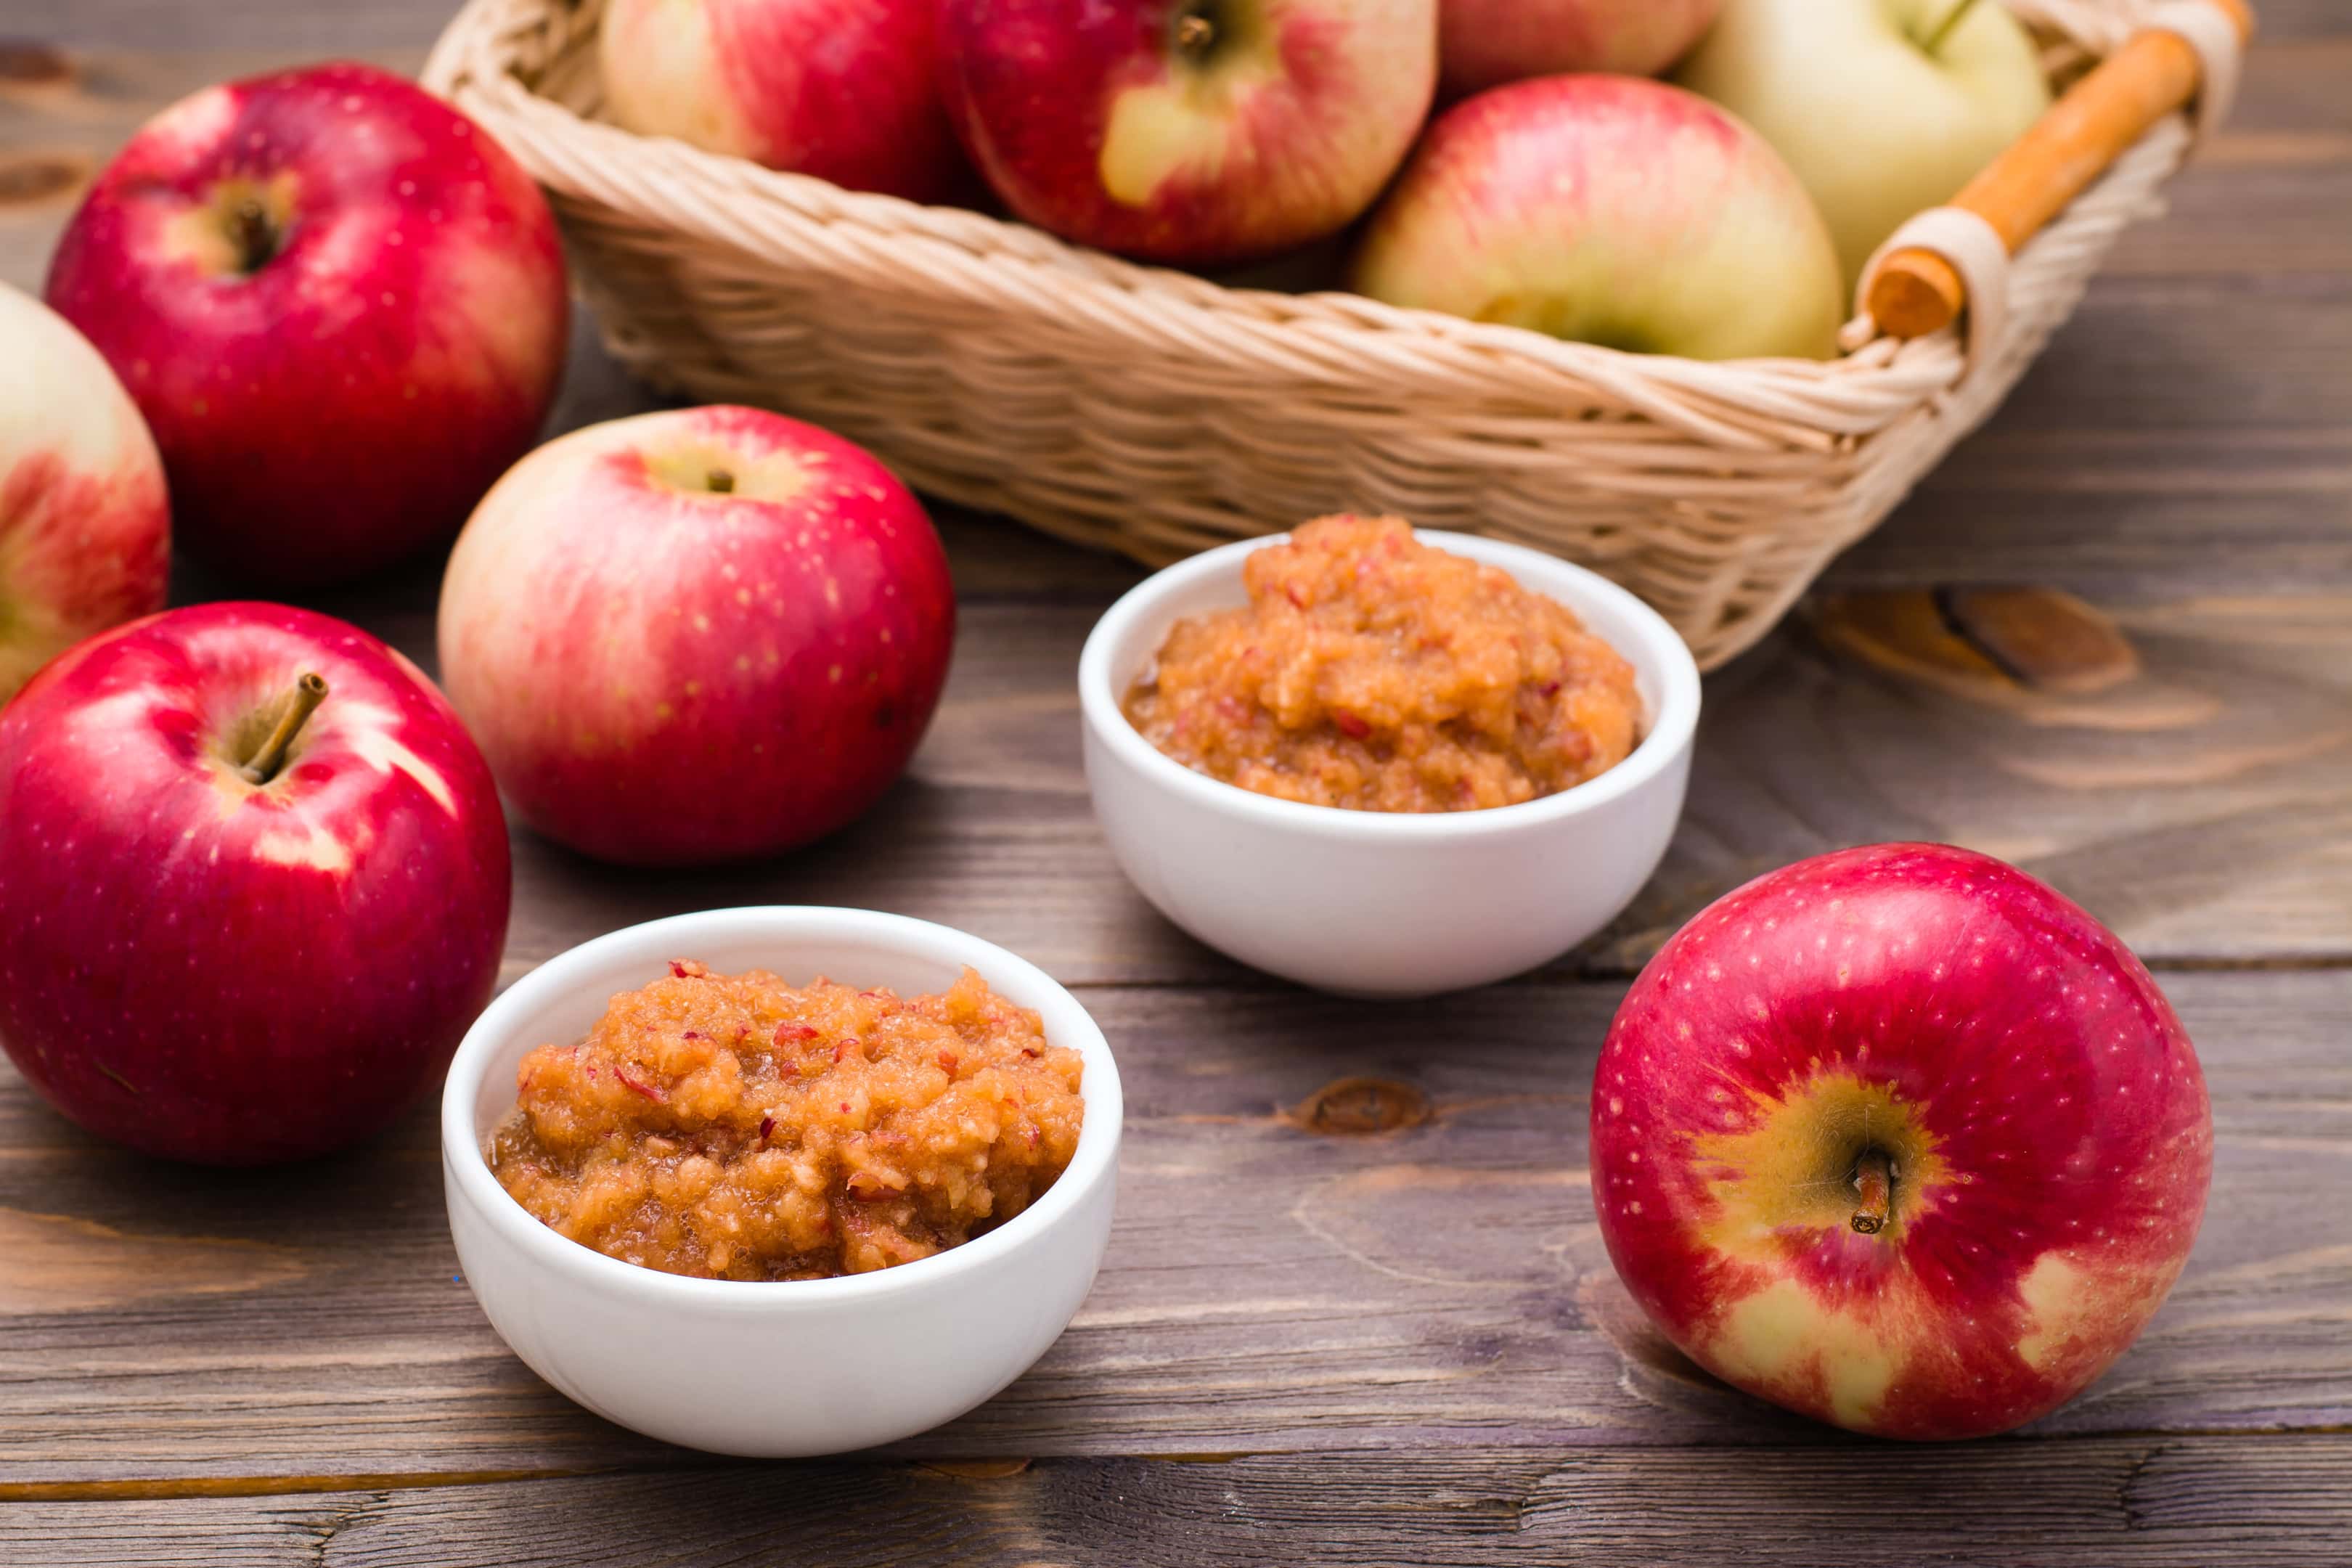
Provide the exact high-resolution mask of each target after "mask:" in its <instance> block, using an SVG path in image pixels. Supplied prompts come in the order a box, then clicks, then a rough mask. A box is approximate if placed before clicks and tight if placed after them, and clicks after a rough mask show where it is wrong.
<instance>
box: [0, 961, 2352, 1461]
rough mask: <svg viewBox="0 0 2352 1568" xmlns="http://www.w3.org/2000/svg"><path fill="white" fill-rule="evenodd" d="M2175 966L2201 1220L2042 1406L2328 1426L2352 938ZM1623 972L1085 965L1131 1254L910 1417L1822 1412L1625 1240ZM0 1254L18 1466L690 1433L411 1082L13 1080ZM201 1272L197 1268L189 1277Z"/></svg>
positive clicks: (1034, 1420) (1046, 1446)
mask: <svg viewBox="0 0 2352 1568" xmlns="http://www.w3.org/2000/svg"><path fill="white" fill-rule="evenodd" d="M2167 984H2168V989H2169V990H2170V991H2171V993H2172V994H2173V995H2174V996H2175V997H2176V999H2177V1000H2178V1001H2179V1005H2180V1007H2181V1011H2182V1013H2183V1016H2184V1017H2185V1018H2186V1020H2187V1022H2188V1025H2189V1029H2190V1031H2191V1034H2192V1036H2193V1037H2195V1038H2196V1039H2197V1040H2198V1041H2199V1042H2200V1047H2201V1050H2202V1053H2203V1056H2204V1059H2205V1061H2206V1063H2207V1070H2208V1073H2209V1075H2210V1081H2211V1085H2212V1091H2213V1097H2214V1104H2215V1114H2216V1124H2217V1131H2218V1154H2217V1167H2216V1174H2215V1183H2214V1193H2213V1204H2212V1208H2211V1211H2210V1217H2209V1219H2208V1222H2207V1225H2206V1229H2205V1233H2204V1236H2203V1237H2202V1238H2201V1240H2200V1244H2199V1247H2198V1250H2197V1253H2196V1256H2195V1257H2194V1258H2193V1259H2192V1260H2191V1262H2190V1264H2189V1271H2188V1273H2187V1275H2186V1276H2185V1277H2184V1279H2183V1280H2182V1282H2181V1284H2180V1286H2179V1289H2178V1290H2177V1291H2176V1292H2175V1294H2174V1296H2173V1299H2172V1300H2171V1301H2170V1303H2169V1304H2168V1306H2167V1307H2166V1308H2165V1310H2163V1311H2162V1312H2161V1313H2160V1314H2159V1315H2158V1318H2157V1319H2156V1321H2155V1322H2154V1324H2153V1325H2152V1326H2151V1328H2150V1329H2149V1331H2148V1332H2147V1335H2146V1336H2145V1337H2144V1338H2143V1340H2142V1341H2141V1342H2140V1343H2139V1345H2138V1346H2137V1347H2136V1348H2135V1349H2134V1350H2133V1351H2132V1352H2130V1353H2129V1354H2128V1355H2127V1356H2126V1358H2125V1359H2124V1361H2123V1362H2122V1363H2119V1365H2118V1366H2117V1367H2116V1370H2115V1371H2114V1372H2113V1373H2111V1374H2110V1375H2109V1376H2108V1377H2107V1378H2106V1379H2105V1381H2104V1382H2103V1383H2101V1384H2099V1385H2098V1386H2097V1387H2096V1388H2095V1389H2094V1390H2093V1391H2092V1392H2091V1394H2089V1395H2088V1396H2087V1397H2085V1398H2084V1400H2082V1401H2081V1402H2079V1403H2078V1404H2077V1405H2074V1406H2073V1407H2071V1408H2069V1409H2067V1410H2065V1411H2063V1412H2061V1413H2060V1414H2058V1415H2055V1416H2053V1417H2051V1418H2050V1419H2048V1420H2046V1421H2044V1422H2043V1423H2042V1424H2041V1426H2040V1428H2039V1430H2041V1431H2042V1432H2043V1433H2045V1434H2083V1435H2093V1434H2102V1433H2105V1434H2115V1433H2146V1432H2217V1431H2237V1430H2244V1431H2261V1430H2266V1429H2273V1428H2303V1429H2313V1428H2330V1427H2341V1426H2344V1425H2345V1424H2346V1423H2347V1421H2352V1331H2347V1324H2348V1323H2352V1316H2347V1312H2352V1309H2347V1301H2352V1210H2347V1207H2346V1205H2342V1204H2341V1203H2335V1202H2330V1201H2328V1195H2329V1194H2333V1193H2334V1192H2335V1191H2336V1190H2337V1189H2338V1188H2340V1187H2341V1185H2342V1184H2343V1175H2344V1172H2345V1170H2346V1169H2347V1161H2352V1114H2347V1113H2352V1059H2347V1057H2346V1055H2345V1053H2344V1050H2343V1047H2342V1042H2343V1040H2344V1038H2345V1036H2346V1033H2347V1027H2348V1026H2352V973H2347V972H2342V971H2327V972H2316V973H2186V974H2177V975H2171V976H2168V977H2167ZM1618 994H1619V987H1617V986H1614V985H1606V984H1528V985H1517V986H1505V987H1498V988H1495V989H1490V990H1488V991H1485V992H1480V993H1475V994H1470V995H1468V996H1465V997H1463V998H1460V999H1458V1000H1457V1001H1456V1002H1454V1003H1453V1004H1449V1005H1419V1006H1411V1005H1378V1006H1376V1005H1340V1004H1337V1003H1332V1002H1328V1001H1325V1000H1322V999H1318V998H1315V997H1312V996H1309V995H1307V994H1302V993H1299V992H1296V991H1292V990H1288V989H1286V988H1282V987H1276V986H1271V985H1267V986H1231V987H1221V988H1217V989H1215V990H1206V991H1196V990H1190V989H1175V988H1141V989H1104V990H1097V991H1093V992H1090V993H1089V994H1088V995H1087V1000H1088V1004H1089V1005H1090V1006H1091V1007H1092V1008H1093V1009H1094V1010H1095V1011H1096V1014H1097V1017H1098V1018H1099V1019H1100V1021H1101V1022H1102V1024H1103V1026H1104V1028H1105V1030H1106V1031H1107V1033H1108V1036H1109V1037H1110V1039H1111V1041H1112V1043H1113V1047H1114V1049H1116V1050H1117V1051H1118V1055H1119V1059H1120V1063H1121V1068H1122V1076H1123V1078H1124V1079H1125V1080H1126V1083H1127V1089H1128V1095H1129V1121H1128V1126H1127V1142H1126V1147H1125V1153H1124V1161H1123V1169H1122V1172H1121V1186H1120V1198H1121V1206H1120V1213H1119V1217H1118V1227H1117V1230H1116V1233H1115V1235H1114V1237H1113V1239H1112V1244H1111V1249H1110V1255H1109V1258H1108V1261H1107V1263H1106V1265H1105V1267H1104V1270H1103V1273H1102V1275H1101V1277H1100V1279H1099V1280H1098V1282H1097V1286H1096V1288H1095V1291H1094V1294H1093V1296H1092V1298H1091V1299H1090V1300H1088V1302H1087V1306H1086V1309H1085V1310H1084V1312H1083V1313H1082V1314H1081V1316H1080V1318H1079V1319H1078V1321H1077V1323H1076V1325H1075V1327H1074V1328H1073V1329H1072V1331H1070V1333H1069V1334H1067V1335H1066V1336H1065V1338H1064V1339H1063V1340H1062V1342H1061V1343H1060V1344H1059V1345H1057V1346H1056V1347H1055V1350H1054V1351H1053V1352H1051V1353H1050V1354H1049V1355H1048V1356H1047V1357H1046V1359H1045V1361H1044V1363H1041V1364H1040V1365H1039V1366H1038V1368H1037V1369H1036V1370H1035V1371H1034V1372H1033V1373H1031V1374H1030V1375H1029V1376H1027V1377H1026V1378H1024V1379H1023V1380H1022V1381H1021V1382H1020V1383H1018V1384H1015V1385H1014V1386H1013V1388H1012V1389H1011V1390H1010V1391H1008V1392H1007V1393H1006V1394H1004V1395H1003V1396H1002V1397H1000V1398H999V1399H997V1400H996V1401H995V1402H993V1403H992V1404H991V1405H987V1406H985V1407H984V1408H982V1410H980V1411H978V1412H976V1413H974V1414H973V1415H971V1416H969V1417H967V1418H965V1419H964V1420H963V1421H961V1422H959V1423H958V1424H956V1425H955V1426H951V1427H949V1428H946V1429H944V1430H942V1431H940V1432H939V1433H936V1434H933V1435H931V1436H927V1437H925V1438H922V1439H919V1441H917V1442H915V1443H913V1444H909V1445H908V1446H907V1447H908V1448H909V1449H910V1450H912V1451H914V1452H917V1453H921V1454H927V1455H935V1454H947V1455H982V1456H985V1455H1003V1454H1008V1453H1010V1454H1024V1455H1042V1454H1090V1455H1116V1454H1132V1453H1161V1454H1169V1453H1197V1452H1202V1451H1218V1452H1231V1451H1235V1450H1245V1451H1248V1450H1255V1451H1267V1450H1303V1449H1341V1448H1384V1449H1386V1448H1393V1449H1399V1450H1404V1449H1412V1448H1425V1447H1431V1446H1455V1445H1464V1444H1472V1445H1478V1444H1483V1445H1487V1446H1517V1445H1534V1446H1538V1447H1559V1446H1567V1445H1575V1446H1596V1447H1614V1446H1638V1447H1656V1446H1660V1445H1687V1444H1705V1443H1720V1444H1734V1445H1737V1444H1744V1443H1757V1442H1772V1443H1787V1444H1794V1445H1805V1444H1811V1443H1818V1442H1824V1441H1831V1440H1833V1439H1832V1435H1830V1434H1828V1433H1827V1432H1826V1431H1825V1430H1824V1429H1821V1428H1816V1427H1813V1426H1809V1425H1807V1424H1805V1423H1802V1422H1801V1421H1798V1420H1797V1419H1795V1418H1794V1417H1790V1416H1784V1415H1780V1414H1779V1413H1777V1412H1773V1411H1771V1410H1769V1409H1767V1408H1765V1407H1763V1406H1761V1405H1757V1404H1755V1403H1753V1402H1751V1401H1749V1400H1748V1399H1747V1398H1745V1397H1744V1396H1742V1395H1739V1394H1735V1393H1733V1392H1731V1391H1730V1390H1728V1389H1727V1388H1725V1387H1723V1386H1722V1385H1720V1384H1716V1383H1715V1382H1714V1381H1713V1380H1711V1379H1709V1378H1707V1377H1706V1376H1705V1375H1704V1374H1702V1373H1698V1372H1697V1371H1696V1369H1694V1368H1693V1367H1691V1366H1690V1365H1689V1364H1688V1363H1685V1362H1684V1361H1683V1360H1682V1359H1681V1358H1680V1357H1679V1356H1678V1355H1676V1354H1675V1352H1672V1351H1671V1350H1670V1349H1669V1348H1668V1347H1667V1346H1665V1345H1664V1342H1662V1341H1660V1340H1659V1339H1658V1338H1657V1337H1656V1336H1655V1335H1654V1333H1653V1332H1652V1331H1650V1330H1649V1329H1648V1328H1647V1327H1646V1325H1645V1324H1643V1322H1642V1321H1640V1319H1639V1317H1638V1314H1637V1313H1635V1312H1634V1310H1633V1309H1632V1307H1631V1305H1630V1303H1629V1301H1628V1300H1627V1298H1626V1297H1625V1296H1624V1294H1623V1291H1622V1288H1621V1287H1620V1286H1619V1285H1618V1284H1617V1283H1616V1280H1615V1278H1614V1276H1613V1275H1612V1273H1611V1271H1610V1268H1609V1266H1608V1263H1607V1260H1606V1258H1605V1257H1604V1255H1603V1254H1602V1252H1601V1247H1600V1246H1599V1244H1598V1240H1597V1237H1596V1234H1595V1227H1594V1226H1593V1224H1592V1221H1591V1210H1590V1207H1589V1203H1588V1196H1587V1187H1586V1181H1585V1174H1584V1159H1585V1154H1584V1121H1585V1116H1586V1093H1587V1089H1588V1086H1589V1081H1590V1076H1591V1069H1592V1061H1593V1057H1594V1053H1595V1051H1596V1050H1597V1048H1598V1045H1599V1041H1600V1037H1601V1032H1602V1030H1603V1028H1604V1027H1605V1026H1606V1023H1607V1019H1608V1016H1609V1014H1610V1012H1611V1011H1612V1007H1613V1005H1614V1003H1615V1000H1616V998H1617V996H1618ZM1355 1075H1369V1076H1373V1077H1379V1078H1387V1079H1399V1080H1402V1081H1404V1082H1407V1083H1410V1084H1412V1085H1414V1086H1417V1087H1418V1088H1420V1089H1422V1090H1423V1091H1424V1092H1425V1093H1426V1094H1427V1095H1428V1096H1429V1097H1430V1099H1431V1100H1432V1101H1433V1106H1434V1110H1435V1115H1434V1117H1433V1119H1432V1120H1431V1121H1427V1122H1426V1123H1424V1124H1422V1125H1420V1126H1417V1127H1414V1128H1412V1129H1411V1130H1408V1131H1401V1132H1397V1133H1394V1134H1391V1135H1388V1136H1385V1137H1371V1138H1341V1137H1331V1136H1323V1135H1317V1134H1314V1133H1310V1132H1308V1131H1304V1130H1302V1129H1301V1128H1300V1127H1299V1126H1298V1125H1297V1122H1295V1121H1293V1120H1291V1119H1290V1118H1289V1117H1288V1116H1286V1115H1285V1114H1284V1109H1285V1108H1286V1107H1291V1106H1295V1105H1296V1104H1297V1103H1298V1102H1299V1101H1300V1100H1303V1099H1305V1098H1306V1097H1307V1096H1309V1095H1310V1094H1312V1093H1313V1092H1314V1091H1315V1090H1316V1089H1318V1088H1320V1087H1321V1086H1323V1085H1325V1084H1328V1083H1329V1082H1331V1081H1333V1080H1335V1079H1342V1078H1347V1077H1350V1076H1355ZM44 1216H50V1217H44ZM68 1255H69V1256H70V1257H71V1258H72V1259H73V1264H72V1267H71V1268H70V1269H68V1270H64V1271H62V1273H61V1272H60V1270H59V1269H58V1267H57V1260H58V1259H59V1258H64V1257H67V1256H68ZM0 1257H5V1258H8V1259H10V1265H9V1267H8V1268H6V1269H5V1271H0V1336H5V1339H4V1340H0V1342H5V1346H6V1356H5V1365H6V1369H7V1370H6V1373H5V1377H0V1480H5V1481H7V1482H11V1483H31V1482H40V1483H55V1482H81V1481H90V1480H107V1479H154V1478H170V1477H214V1478H224V1477H226V1478H234V1477H252V1476H269V1477H302V1476H313V1475H318V1474H320V1473H321V1472H325V1473H328V1474H335V1473H345V1474H352V1473H357V1474H368V1475H404V1474H415V1473H425V1474H431V1473H435V1472H474V1471H485V1470H490V1471H512V1470H535V1469H543V1468H567V1469H568V1468H582V1467H588V1466H604V1465H612V1464H619V1463H631V1464H637V1463H646V1462H658V1461H661V1460H664V1459H667V1458H672V1457H673V1456H671V1454H670V1452H669V1451H668V1450H666V1449H663V1448H661V1447H659V1446H658V1445H655V1444H652V1443H649V1442H646V1441H643V1440H640V1439H636V1438H634V1437H631V1436H627V1435H626V1434H624V1433H621V1432H619V1431H617V1430H616V1429H614V1428H612V1427H610V1426H605V1425H604V1424H603V1423H601V1422H599V1421H597V1420H595V1419H594V1418H593V1417H590V1416H588V1415H585V1414H583V1413H582V1412H581V1411H579V1410H577V1409H575V1408H573V1407H572V1405H569V1404H568V1403H566V1402H565V1401H564V1400H563V1399H562V1397H561V1396H559V1395H557V1394H554V1393H553V1392H551V1390H549V1389H547V1388H546V1387H544V1386H543V1385H542V1384H540V1383H539V1382H538V1381H537V1380H536V1379H535V1378H533V1377H532V1376H531V1375H530V1373H528V1372H527V1371H525V1370H524V1369H523V1368H522V1367H521V1365H520V1363H517V1362H515V1361H514V1360H512V1358H511V1357H509V1355H508V1354H507V1353H506V1352H505V1351H504V1349H503V1347H501V1346H500V1345H499V1342H498V1341H497V1340H496V1338H495V1337H494V1336H493V1335H492V1334H491V1332H490V1331H489V1329H488V1325H487V1324H486V1323H485V1322H484V1321H483V1320H482V1319H481V1317H480V1315H479V1313H478V1310H476V1308H475V1306H474V1304H473V1301H472V1299H471V1297H470V1296H469V1295H468V1294H467V1291H466V1290H465V1289H464V1287H463V1286H462V1285H460V1284H459V1283H457V1280H456V1279H453V1273H454V1267H455V1266H454V1257H453V1254H452V1252H451V1250H450V1246H449V1240H448V1233H447V1230H446V1226H445V1224H444V1221H443V1217H442V1212H441V1196H440V1173H439V1170H438V1166H437V1162H436V1156H435V1148H434V1129H433V1125H432V1121H431V1119H430V1117H429V1115H428V1114H426V1113H425V1112H424V1111H421V1110H420V1112H419V1113H417V1114H415V1115H413V1116H411V1117H409V1118H407V1119H406V1120H405V1121H403V1122H402V1123H401V1124H400V1126H399V1128H398V1129H397V1131H395V1132H394V1133H393V1134H391V1135H390V1136H388V1137H387V1138H386V1139H385V1140H384V1141H383V1142H380V1143H378V1144H377V1145H375V1146H373V1147H372V1148H368V1149H364V1150H361V1151H358V1152H353V1153H352V1154H350V1155H347V1156H344V1157H342V1158H340V1159H334V1160H329V1161H324V1162H320V1163H316V1164H314V1165H310V1166H307V1167H304V1168H303V1169H302V1170H300V1171H299V1173H297V1177H296V1179H295V1180H293V1181H290V1182H289V1179H288V1177H287V1176H286V1174H284V1173H205V1172H191V1171H184V1170H178V1169H173V1168H169V1167H163V1166H158V1165H153V1164H150V1163H144V1162H142V1161H139V1160H136V1159H134V1158H131V1156H128V1155H126V1154H123V1153H121V1152H119V1151H117V1150H114V1149H111V1148H109V1147H106V1146H103V1145H101V1144H99V1143H98V1142H95V1141H93V1140H90V1139H88V1138H86V1137H84V1136H82V1135H81V1134H79V1132H77V1131H74V1130H73V1129H72V1128H70V1127H69V1126H68V1125H67V1124H66V1123H64V1122H63V1121H60V1120H58V1118H56V1117H54V1116H52V1115H50V1114H49V1113H48V1112H47V1110H44V1109H42V1108H40V1107H38V1106H37V1105H35V1104H34V1103H32V1102H31V1100H30V1097H29V1096H28V1095H27V1094H26V1092H25V1090H24V1089H23V1087H22V1086H21V1084H19V1083H17V1082H16V1081H14V1080H13V1079H10V1080H7V1081H6V1082H5V1085H0ZM19 1259H25V1260H28V1261H29V1262H30V1263H31V1264H32V1265H33V1266H32V1267H28V1268H18V1267H17V1260H19ZM182 1280H190V1281H193V1282H194V1284H196V1285H197V1286H198V1287H200V1288H201V1289H202V1291H203V1292H204V1293H202V1294H174V1293H173V1289H174V1285H175V1282H177V1281H182ZM60 1292H63V1293H64V1294H63V1296H62V1299H61V1298H60Z"/></svg>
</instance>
